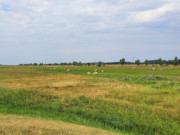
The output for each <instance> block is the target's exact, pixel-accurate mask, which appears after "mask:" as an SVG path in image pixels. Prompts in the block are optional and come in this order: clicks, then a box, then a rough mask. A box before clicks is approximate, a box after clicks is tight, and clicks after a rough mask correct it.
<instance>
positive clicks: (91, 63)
mask: <svg viewBox="0 0 180 135" xmlns="http://www.w3.org/2000/svg"><path fill="white" fill-rule="evenodd" d="M106 64H107V65H108V64H121V65H122V66H123V65H124V64H136V65H137V66H138V65H140V64H145V65H146V66H148V65H149V64H159V65H160V66H162V65H163V64H165V65H175V66H177V65H178V64H180V60H178V57H175V58H174V60H168V61H167V60H162V59H161V58H159V59H158V60H147V59H146V60H145V61H144V62H141V61H140V60H139V59H137V60H136V61H135V62H134V63H132V62H126V60H125V58H122V59H120V61H119V62H110V63H104V62H101V61H99V62H97V63H95V62H88V63H82V62H81V61H79V62H77V61H73V62H69V63H67V62H64V63H48V64H44V63H29V64H19V65H20V66H42V65H74V66H98V67H101V66H105V65H106Z"/></svg>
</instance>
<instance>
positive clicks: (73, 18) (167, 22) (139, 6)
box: [0, 0, 180, 65]
mask: <svg viewBox="0 0 180 135" xmlns="http://www.w3.org/2000/svg"><path fill="white" fill-rule="evenodd" d="M175 56H177V57H178V58H180V0H0V64H4V65H11V64H20V63H34V62H37V63H40V62H43V63H54V62H57V63H61V62H72V61H81V62H97V61H103V62H111V61H113V62H114V61H119V60H120V59H121V58H125V59H126V61H133V58H132V57H135V58H136V59H140V61H144V60H145V59H158V58H162V59H167V60H168V59H174V57H175Z"/></svg>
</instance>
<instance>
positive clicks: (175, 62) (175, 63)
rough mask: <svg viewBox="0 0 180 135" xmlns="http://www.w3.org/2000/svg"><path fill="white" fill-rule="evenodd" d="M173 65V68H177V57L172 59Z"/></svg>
mask: <svg viewBox="0 0 180 135" xmlns="http://www.w3.org/2000/svg"><path fill="white" fill-rule="evenodd" d="M173 64H174V65H175V66H177V65H178V64H179V61H178V58H177V57H175V58H174V60H173Z"/></svg>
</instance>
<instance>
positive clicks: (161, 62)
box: [158, 58, 163, 66]
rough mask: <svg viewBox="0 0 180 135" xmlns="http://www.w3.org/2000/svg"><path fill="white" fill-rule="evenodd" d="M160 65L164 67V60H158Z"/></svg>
mask: <svg viewBox="0 0 180 135" xmlns="http://www.w3.org/2000/svg"><path fill="white" fill-rule="evenodd" d="M158 63H159V65H160V66H162V65H163V61H162V59H161V58H159V59H158Z"/></svg>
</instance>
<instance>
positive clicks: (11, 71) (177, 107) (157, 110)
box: [0, 65, 180, 135]
mask: <svg viewBox="0 0 180 135" xmlns="http://www.w3.org/2000/svg"><path fill="white" fill-rule="evenodd" d="M64 68H68V69H69V72H67V71H66V70H64ZM152 68H153V67H152V66H150V65H149V66H148V67H145V66H138V67H137V66H135V65H134V66H133V65H125V66H119V65H111V66H107V65H106V66H104V67H95V66H0V113H1V114H3V115H8V114H16V115H20V116H25V117H33V118H36V119H44V120H52V121H63V122H67V123H73V124H76V125H84V126H86V127H93V128H96V129H98V130H101V129H103V130H105V131H108V132H109V134H113V133H115V134H116V133H117V134H133V135H134V134H137V135H141V134H142V135H154V134H155V135H179V134H180V67H179V66H157V65H156V66H155V68H156V70H153V69H152ZM96 69H97V70H98V74H97V75H93V72H94V71H95V70H96ZM102 70H104V71H105V72H104V73H102ZM87 72H90V74H87ZM22 124H23V123H22ZM6 126H8V124H7V125H6ZM0 127H3V124H1V123H0ZM9 128H11V125H9ZM1 130H2V131H1ZM5 130H7V128H0V133H1V132H5ZM77 133H78V134H82V133H81V131H77ZM52 134H56V132H54V133H52ZM64 134H68V133H64ZM71 134H72V133H71ZM92 134H93V133H92ZM99 134H102V132H99Z"/></svg>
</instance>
